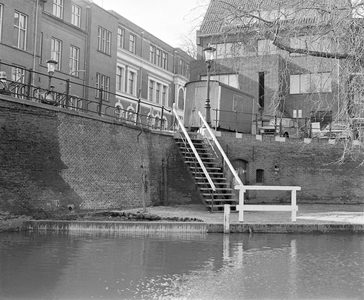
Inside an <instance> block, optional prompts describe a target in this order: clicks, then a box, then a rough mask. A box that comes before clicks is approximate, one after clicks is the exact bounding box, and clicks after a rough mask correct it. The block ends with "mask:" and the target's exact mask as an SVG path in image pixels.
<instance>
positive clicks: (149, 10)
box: [93, 0, 209, 47]
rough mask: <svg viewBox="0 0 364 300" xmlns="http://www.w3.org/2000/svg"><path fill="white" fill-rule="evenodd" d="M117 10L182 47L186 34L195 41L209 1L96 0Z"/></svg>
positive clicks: (151, 31) (163, 38)
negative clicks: (183, 37)
mask: <svg viewBox="0 0 364 300" xmlns="http://www.w3.org/2000/svg"><path fill="white" fill-rule="evenodd" d="M93 2H94V3H96V4H98V5H99V6H101V7H103V8H104V9H106V10H110V9H112V10H114V11H116V12H117V13H119V14H120V15H122V16H123V17H125V18H127V19H128V20H130V21H132V22H133V23H135V24H136V25H138V26H139V27H141V28H143V29H144V30H146V31H148V32H149V33H151V34H153V35H154V36H156V37H157V38H159V39H161V40H162V41H164V42H166V43H167V44H169V45H171V46H173V47H181V46H182V44H183V41H182V39H181V37H182V36H187V37H189V38H190V39H192V40H193V41H195V32H196V30H197V29H198V28H199V25H200V24H201V21H202V17H203V14H204V12H205V11H206V8H207V4H208V3H209V0H93Z"/></svg>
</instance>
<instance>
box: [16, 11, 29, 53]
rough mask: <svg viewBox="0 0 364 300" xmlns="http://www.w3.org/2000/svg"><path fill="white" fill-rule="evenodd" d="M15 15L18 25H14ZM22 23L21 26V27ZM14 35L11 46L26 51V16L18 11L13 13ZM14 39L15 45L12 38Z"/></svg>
mask: <svg viewBox="0 0 364 300" xmlns="http://www.w3.org/2000/svg"><path fill="white" fill-rule="evenodd" d="M16 15H18V20H19V21H18V24H16V23H15V19H16ZM21 19H22V21H23V23H24V24H23V26H22V25H21V23H22V21H21ZM13 30H14V31H15V34H14V36H13V44H14V46H15V47H17V48H18V49H21V50H26V49H27V34H28V16H27V15H26V14H23V13H21V12H19V11H17V10H16V11H15V12H14V29H13ZM15 37H16V45H15V43H14V42H15V40H14V38H15Z"/></svg>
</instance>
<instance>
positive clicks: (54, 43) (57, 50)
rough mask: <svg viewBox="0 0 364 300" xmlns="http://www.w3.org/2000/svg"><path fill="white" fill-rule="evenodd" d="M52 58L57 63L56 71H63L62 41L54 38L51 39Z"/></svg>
mask: <svg viewBox="0 0 364 300" xmlns="http://www.w3.org/2000/svg"><path fill="white" fill-rule="evenodd" d="M51 58H52V59H54V60H55V61H56V62H57V65H56V70H58V71H60V70H61V65H62V41H61V40H59V39H57V38H55V37H52V39H51Z"/></svg>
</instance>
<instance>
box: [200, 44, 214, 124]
mask: <svg viewBox="0 0 364 300" xmlns="http://www.w3.org/2000/svg"><path fill="white" fill-rule="evenodd" d="M203 51H204V52H205V60H206V63H207V96H206V102H205V108H206V123H207V124H208V125H209V126H210V125H211V105H210V70H211V62H212V61H213V59H214V52H215V51H216V49H215V48H214V47H211V46H210V45H209V46H208V47H206V48H205V49H203Z"/></svg>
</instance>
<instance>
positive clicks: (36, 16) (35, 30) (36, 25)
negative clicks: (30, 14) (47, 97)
mask: <svg viewBox="0 0 364 300" xmlns="http://www.w3.org/2000/svg"><path fill="white" fill-rule="evenodd" d="M38 8H39V0H37V2H36V5H35V24H34V41H33V71H35V59H36V52H37V43H38V42H37V39H38V10H39V9H38ZM32 85H34V76H33V78H32Z"/></svg>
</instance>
